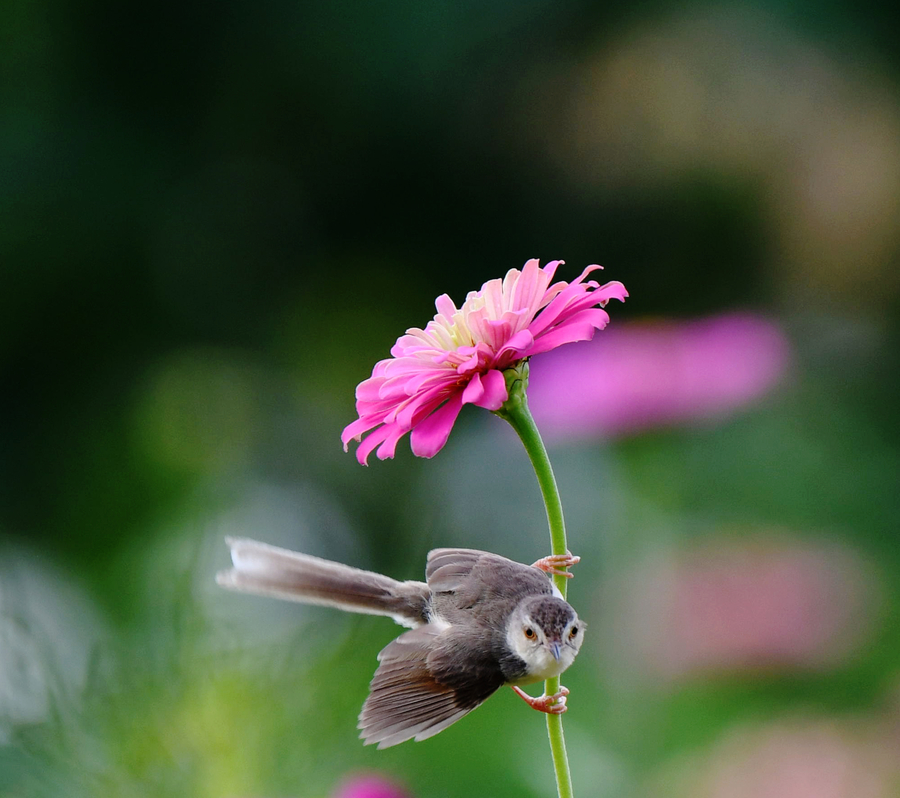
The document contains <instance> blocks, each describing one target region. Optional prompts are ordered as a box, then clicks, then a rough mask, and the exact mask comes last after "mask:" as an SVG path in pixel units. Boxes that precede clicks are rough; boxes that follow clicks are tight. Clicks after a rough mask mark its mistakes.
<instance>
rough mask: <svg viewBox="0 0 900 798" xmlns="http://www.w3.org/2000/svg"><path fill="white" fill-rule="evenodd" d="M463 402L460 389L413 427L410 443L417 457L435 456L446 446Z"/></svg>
mask: <svg viewBox="0 0 900 798" xmlns="http://www.w3.org/2000/svg"><path fill="white" fill-rule="evenodd" d="M462 404H463V403H462V391H458V392H457V393H455V394H454V395H453V396H451V397H450V399H448V400H447V402H446V403H445V404H443V405H441V407H439V408H438V409H437V410H435V411H434V412H433V413H432V414H431V415H430V416H428V417H427V418H425V419H423V420H422V421H420V422H419V423H418V424H417V425H416V426H415V427H414V428H413V431H412V434H411V435H410V436H409V445H410V448H411V449H412V452H413V454H414V455H416V457H434V456H435V455H436V454H437V453H438V452H439V451H440V450H441V449H443V448H444V444H445V443H447V438H449V437H450V432H451V431H452V430H453V425H454V424H455V423H456V418H457V416H459V411H460V410H462Z"/></svg>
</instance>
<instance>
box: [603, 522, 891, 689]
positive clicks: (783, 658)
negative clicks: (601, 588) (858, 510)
mask: <svg viewBox="0 0 900 798" xmlns="http://www.w3.org/2000/svg"><path fill="white" fill-rule="evenodd" d="M613 590H614V594H615V595H617V599H616V601H615V603H614V608H613V609H612V613H613V628H612V629H611V631H610V634H611V636H612V640H611V641H610V646H614V647H615V648H616V649H617V650H618V652H619V655H620V657H621V658H622V659H623V660H624V662H623V667H625V668H626V669H627V670H628V672H629V673H634V672H640V671H643V672H644V674H645V675H647V676H650V677H653V678H657V679H662V680H672V679H679V678H684V677H689V676H696V675H708V674H710V673H713V674H716V673H733V672H742V671H743V672H747V671H750V672H756V671H759V670H778V669H781V670H783V669H789V670H790V669H802V670H821V669H826V668H830V667H834V666H835V665H837V664H839V663H840V662H842V661H845V660H846V659H847V657H848V656H850V655H851V654H853V653H854V652H856V651H858V650H859V648H860V647H861V646H862V645H863V644H864V643H865V642H866V641H867V640H868V639H869V637H870V634H871V632H872V630H873V627H874V625H875V621H876V620H877V618H878V616H879V605H880V596H879V591H878V579H877V573H875V572H874V568H873V567H872V566H871V565H870V564H868V563H867V562H865V561H864V560H862V558H861V557H859V556H858V555H857V554H856V553H855V552H854V551H852V550H851V549H849V548H847V547H844V546H842V545H840V544H838V543H812V542H803V541H794V542H791V541H786V540H781V539H779V538H775V537H771V538H770V537H766V536H757V537H756V538H752V537H750V538H744V539H742V540H740V541H733V542H729V541H725V542H723V541H716V542H713V543H705V544H701V545H698V546H695V547H693V548H691V549H688V550H685V551H680V552H678V553H674V554H671V555H669V556H664V557H659V558H657V559H656V560H654V561H651V562H648V563H645V564H644V565H642V566H638V567H637V568H635V569H634V570H632V571H631V572H628V573H625V574H622V577H621V584H617V585H615V586H614V588H613Z"/></svg>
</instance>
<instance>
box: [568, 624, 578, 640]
mask: <svg viewBox="0 0 900 798" xmlns="http://www.w3.org/2000/svg"><path fill="white" fill-rule="evenodd" d="M577 636H578V627H577V626H573V627H572V631H571V632H569V640H574V639H575V638H576V637H577Z"/></svg>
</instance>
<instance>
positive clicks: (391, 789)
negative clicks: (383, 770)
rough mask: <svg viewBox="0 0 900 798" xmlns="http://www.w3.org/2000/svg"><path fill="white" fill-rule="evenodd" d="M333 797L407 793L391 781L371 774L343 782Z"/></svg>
mask: <svg viewBox="0 0 900 798" xmlns="http://www.w3.org/2000/svg"><path fill="white" fill-rule="evenodd" d="M335 798H408V794H407V793H406V792H405V791H404V790H401V789H400V787H398V786H397V785H396V784H394V783H393V782H391V781H388V780H387V779H384V778H382V777H381V776H377V775H374V774H373V775H369V776H356V777H354V778H351V779H348V780H347V781H345V782H343V784H341V786H340V787H339V788H338V791H337V793H336V794H335Z"/></svg>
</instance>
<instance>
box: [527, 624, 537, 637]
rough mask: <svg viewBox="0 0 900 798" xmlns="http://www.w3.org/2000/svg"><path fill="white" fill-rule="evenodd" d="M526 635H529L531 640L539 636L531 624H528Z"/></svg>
mask: <svg viewBox="0 0 900 798" xmlns="http://www.w3.org/2000/svg"><path fill="white" fill-rule="evenodd" d="M525 637H527V638H528V639H529V640H534V639H535V638H536V637H537V633H536V632H535V631H534V629H532V628H531V627H530V626H526V627H525Z"/></svg>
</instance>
